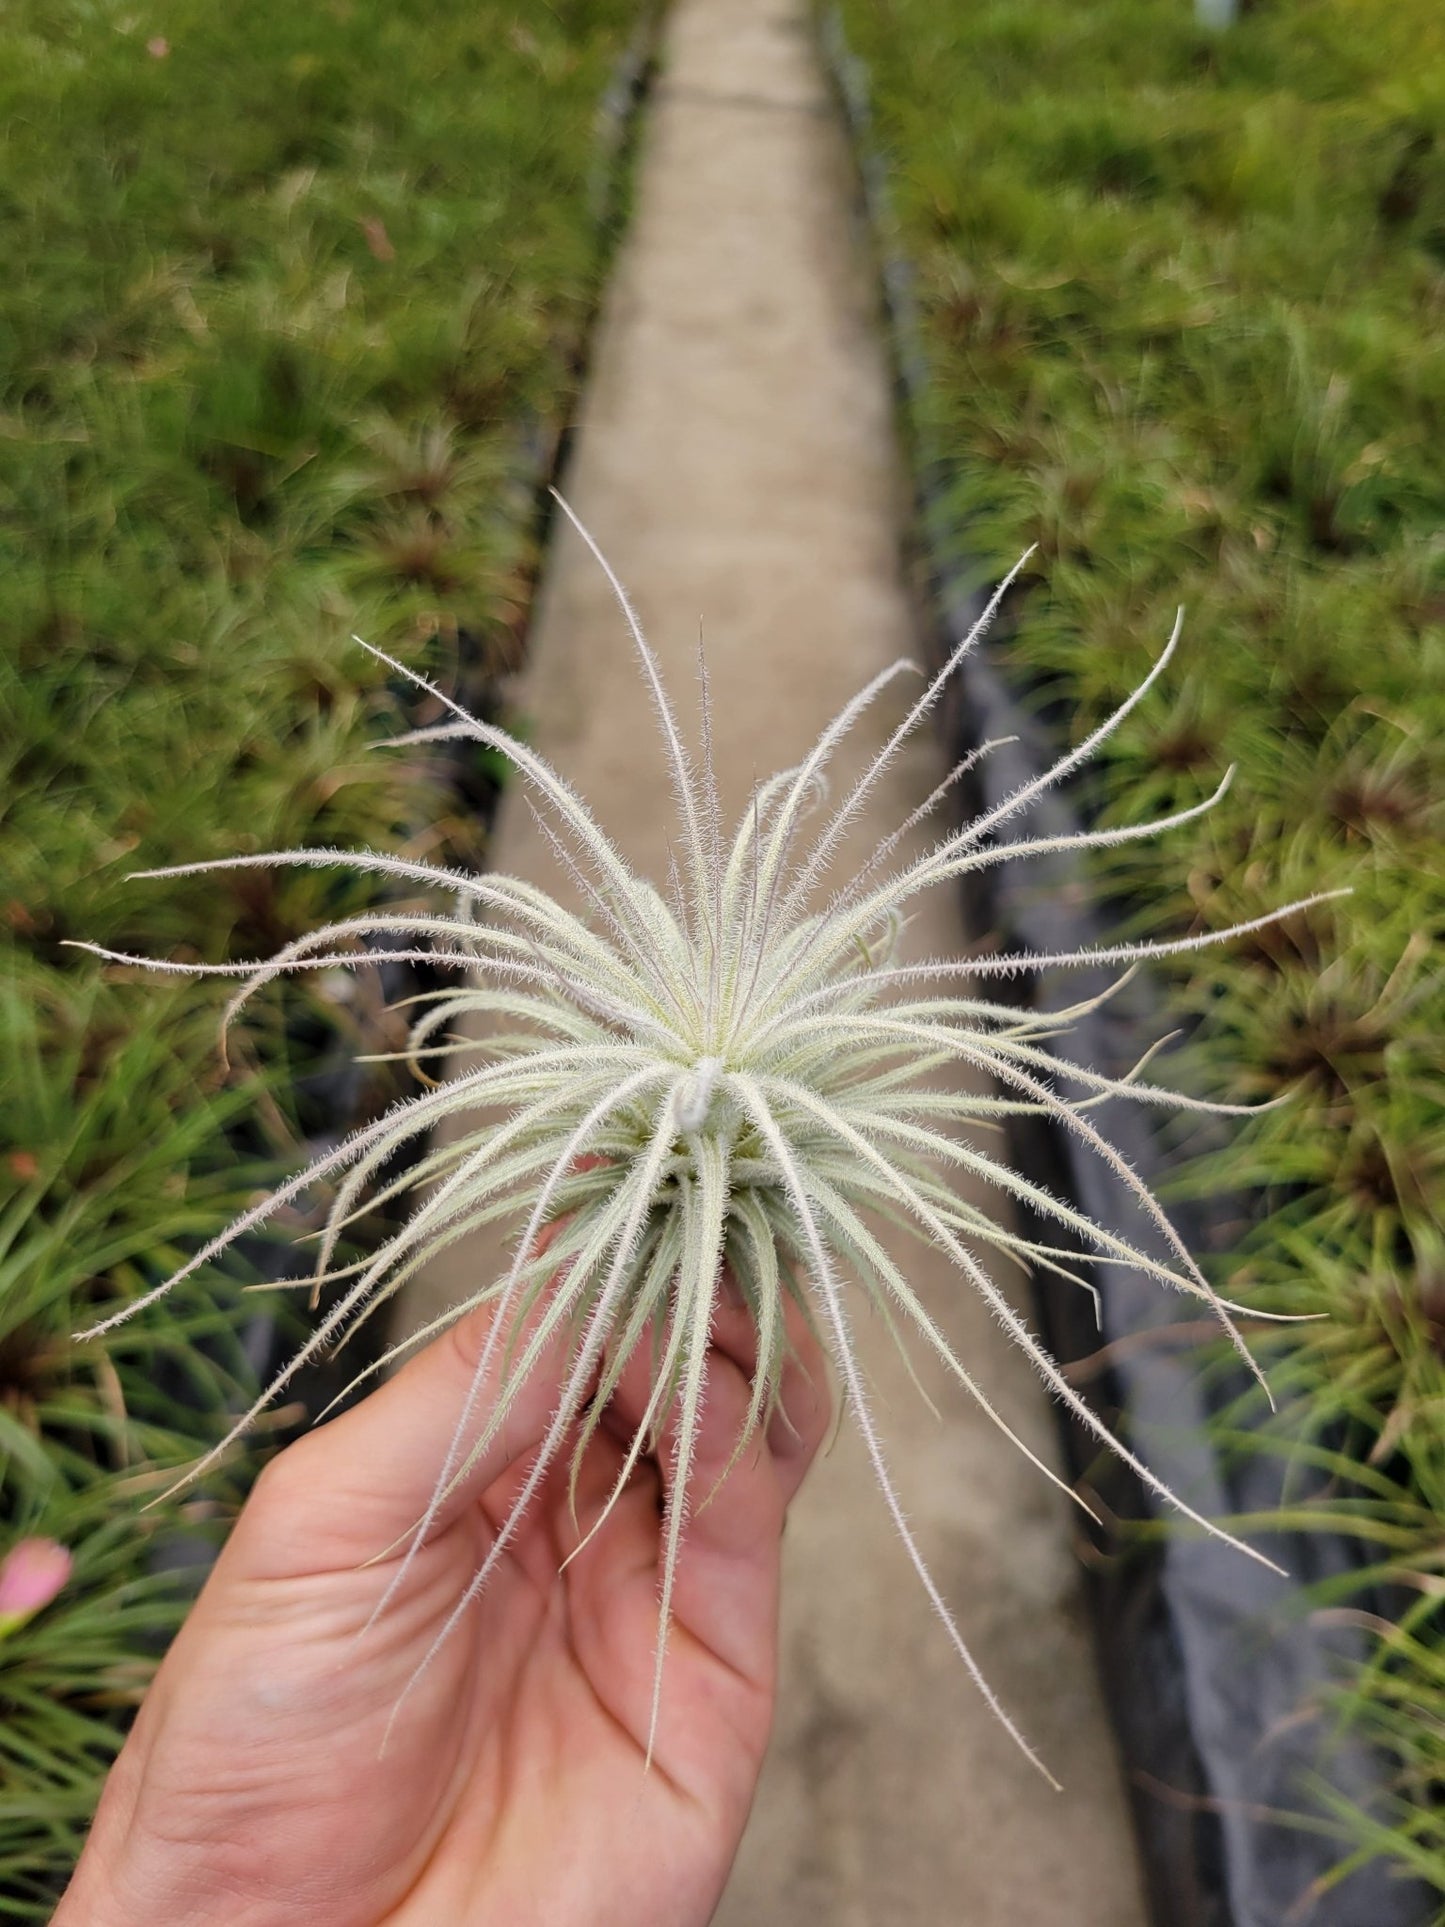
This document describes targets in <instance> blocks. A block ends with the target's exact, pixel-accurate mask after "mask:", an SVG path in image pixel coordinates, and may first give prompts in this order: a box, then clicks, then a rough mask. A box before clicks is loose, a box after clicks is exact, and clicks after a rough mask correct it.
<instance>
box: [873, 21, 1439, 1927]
mask: <svg viewBox="0 0 1445 1927" xmlns="http://www.w3.org/2000/svg"><path fill="white" fill-rule="evenodd" d="M841 13H842V16H843V18H844V21H845V23H846V30H847V34H848V38H849V41H850V42H851V45H852V47H853V49H854V51H855V52H856V53H857V54H859V55H860V56H861V57H862V58H863V60H864V61H865V62H866V65H867V67H868V70H869V72H870V76H871V82H872V87H873V90H874V95H873V104H874V112H875V115H876V117H877V125H876V136H877V139H878V141H879V143H880V145H881V147H882V148H883V150H884V152H885V153H886V155H887V156H888V159H889V162H890V170H891V179H890V189H891V193H892V196H893V200H894V210H895V214H896V216H897V219H898V221H899V224H900V228H901V232H902V235H903V239H904V245H905V248H906V252H907V255H908V258H909V261H910V264H911V267H912V269H913V272H914V274H915V276H916V289H917V294H918V297H919V300H920V302H921V325H922V331H923V337H924V346H925V351H926V355H927V359H928V364H929V382H928V390H927V399H926V401H925V403H924V415H925V418H924V419H922V420H920V421H918V422H917V423H915V424H914V426H915V428H916V430H917V439H918V445H919V447H920V448H921V449H924V450H926V451H934V452H935V453H936V452H939V451H941V452H942V454H941V459H939V461H938V464H937V467H938V472H937V473H936V474H935V475H934V476H933V477H932V479H933V481H934V482H935V483H936V485H937V486H938V488H939V489H940V490H941V492H942V497H943V500H944V503H945V505H946V519H947V522H948V524H949V526H950V527H951V529H952V530H953V531H954V535H955V538H956V541H957V553H958V557H959V560H960V563H961V565H962V566H964V567H966V568H969V569H972V570H974V571H976V573H977V575H978V576H979V578H980V579H986V578H991V577H993V578H996V577H997V575H998V574H999V573H1001V572H1002V571H1003V569H1005V568H1006V567H1007V566H1008V565H1009V564H1011V563H1012V562H1013V561H1014V560H1015V559H1016V558H1017V556H1018V555H1019V553H1020V551H1021V550H1022V549H1023V548H1024V547H1025V546H1026V545H1027V544H1029V543H1036V544H1037V545H1038V549H1037V553H1036V555H1035V557H1034V559H1033V561H1032V562H1031V563H1030V565H1029V569H1028V573H1027V579H1026V581H1025V583H1024V585H1023V588H1022V590H1021V592H1020V594H1019V595H1018V596H1017V597H1016V599H1015V603H1014V606H1013V608H1012V610H1011V611H1010V618H1011V619H1010V622H1009V625H1008V635H1009V641H1008V652H1007V653H1008V661H1009V665H1010V668H1011V669H1013V670H1016V671H1017V673H1018V674H1019V675H1020V676H1021V677H1022V678H1023V679H1024V681H1025V683H1026V685H1027V688H1028V690H1029V693H1030V695H1031V698H1032V700H1033V701H1034V702H1035V703H1036V705H1037V706H1038V708H1039V710H1040V711H1041V712H1042V713H1043V714H1044V715H1045V716H1046V717H1047V718H1048V719H1049V720H1050V722H1051V723H1052V724H1053V725H1054V726H1055V727H1056V728H1057V729H1058V730H1059V731H1061V732H1063V733H1064V734H1066V735H1068V736H1070V737H1071V738H1073V739H1075V740H1077V739H1078V738H1079V737H1081V736H1082V735H1083V734H1085V733H1086V732H1087V730H1088V729H1089V728H1090V727H1091V726H1092V725H1093V724H1094V723H1095V722H1097V721H1098V720H1099V718H1100V716H1101V715H1102V714H1103V712H1104V711H1105V710H1106V709H1107V708H1109V707H1111V706H1112V705H1113V703H1114V702H1115V701H1116V700H1118V699H1119V698H1120V697H1121V696H1122V695H1123V694H1124V693H1125V692H1126V691H1127V690H1129V689H1130V688H1132V687H1133V686H1134V684H1135V682H1136V681H1137V680H1138V678H1139V676H1140V675H1141V674H1142V671H1143V669H1144V667H1145V666H1146V664H1147V663H1148V662H1149V661H1150V660H1151V659H1152V657H1153V656H1154V655H1155V654H1157V652H1158V650H1159V648H1160V647H1161V645H1162V643H1163V641H1164V639H1165V637H1167V635H1168V633H1169V629H1170V626H1171V624H1172V622H1173V619H1174V613H1175V609H1176V607H1177V606H1178V605H1179V604H1181V603H1182V604H1183V605H1184V607H1185V609H1186V611H1187V616H1186V629H1185V643H1184V647H1183V650H1182V652H1181V655H1180V657H1179V658H1178V659H1177V665H1176V668H1175V669H1173V670H1171V672H1170V675H1169V678H1168V686H1167V687H1166V688H1161V689H1160V690H1159V691H1157V692H1156V694H1155V695H1154V697H1153V698H1152V699H1151V701H1150V702H1149V704H1148V705H1147V706H1145V707H1144V708H1141V710H1140V711H1139V712H1137V713H1136V715H1135V716H1134V717H1131V719H1130V721H1129V723H1128V724H1127V726H1126V727H1125V728H1123V729H1121V730H1120V731H1119V732H1118V734H1117V735H1115V736H1114V737H1113V738H1112V739H1111V740H1110V742H1109V745H1108V748H1107V751H1106V753H1105V761H1104V763H1103V766H1102V768H1100V769H1099V771H1098V774H1097V776H1096V777H1094V778H1091V779H1090V785H1089V787H1087V789H1086V790H1085V792H1084V793H1083V795H1082V797H1081V801H1082V803H1083V805H1084V807H1085V808H1087V809H1088V810H1090V811H1092V812H1094V813H1096V814H1097V815H1098V816H1100V817H1101V818H1102V820H1104V821H1111V822H1122V821H1125V820H1128V819H1133V818H1140V817H1143V816H1146V815H1152V814H1155V813H1157V812H1159V811H1161V810H1164V809H1167V808H1169V807H1171V806H1173V805H1176V804H1183V803H1186V802H1190V801H1194V800H1195V799H1197V798H1198V797H1199V796H1200V795H1201V794H1202V793H1204V792H1205V791H1206V790H1207V789H1208V788H1209V787H1212V785H1213V783H1214V781H1215V780H1216V779H1217V777H1218V775H1219V774H1220V772H1221V771H1222V769H1223V768H1224V766H1225V765H1226V764H1227V763H1231V762H1234V763H1237V764H1238V765H1239V774H1238V778H1237V780H1236V782H1235V784H1234V787H1233V790H1232V792H1231V793H1230V795H1229V797H1228V798H1227V800H1226V801H1225V802H1224V803H1223V804H1222V805H1221V806H1220V807H1219V809H1218V810H1216V811H1215V812H1214V813H1213V814H1212V815H1211V816H1209V817H1208V818H1207V819H1205V820H1204V821H1203V822H1202V823H1201V824H1200V826H1199V828H1198V829H1197V831H1194V832H1192V833H1191V832H1188V831H1186V832H1181V833H1178V834H1175V835H1173V836H1171V837H1169V838H1168V839H1166V840H1164V841H1163V842H1161V843H1160V844H1158V845H1153V844H1143V843H1132V844H1128V845H1125V846H1122V847H1121V848H1120V849H1118V850H1117V851H1114V852H1111V853H1108V855H1107V857H1106V858H1101V860H1100V863H1099V867H1098V872H1097V874H1098V876H1099V880H1100V884H1101V887H1102V890H1103V893H1104V895H1105V897H1106V898H1112V899H1113V902H1114V905H1115V907H1116V909H1117V910H1118V912H1119V913H1120V914H1121V915H1122V916H1124V917H1126V918H1127V919H1128V920H1130V921H1131V922H1132V924H1133V927H1134V928H1135V929H1136V930H1137V931H1138V932H1139V933H1140V934H1150V935H1162V934H1170V933H1177V932H1179V931H1182V930H1184V929H1188V928H1208V927H1211V926H1212V927H1218V926H1222V925H1224V924H1226V923H1228V922H1231V921H1233V920H1235V919H1237V918H1247V917H1251V916H1254V915H1257V914H1259V913H1260V912H1262V911H1264V910H1266V909H1267V908H1269V907H1270V906H1272V905H1274V904H1277V903H1279V902H1280V901H1281V900H1287V899H1288V898H1289V897H1291V896H1297V895H1303V894H1305V893H1308V892H1311V891H1315V890H1320V889H1328V888H1330V887H1333V886H1336V885H1341V884H1349V885H1350V886H1352V888H1353V891H1354V895H1353V897H1351V898H1350V899H1349V900H1347V901H1345V902H1343V903H1340V904H1336V905H1330V906H1325V907H1322V908H1321V909H1319V910H1318V911H1316V912H1313V913H1311V914H1309V915H1308V916H1305V917H1301V918H1299V919H1297V920H1295V921H1293V922H1291V923H1290V924H1288V925H1286V926H1283V927H1281V928H1278V929H1275V930H1271V931H1266V932H1261V933H1260V934H1259V936H1258V937H1257V938H1255V939H1252V940H1249V941H1246V942H1243V943H1236V944H1233V945H1230V946H1228V948H1227V949H1226V950H1225V951H1223V952H1213V951H1211V952H1210V953H1208V955H1207V957H1205V958H1202V959H1195V960H1190V959H1179V960H1177V962H1176V964H1175V965H1174V966H1173V967H1172V968H1171V970H1170V972H1169V976H1170V982H1169V985H1168V990H1169V998H1170V1002H1171V1005H1174V1004H1177V1005H1181V1006H1182V1007H1183V1008H1184V1009H1186V1010H1190V1011H1192V1012H1193V1013H1194V1014H1195V1015H1197V1016H1198V1017H1199V1018H1201V1019H1203V1020H1204V1021H1203V1023H1202V1024H1201V1025H1200V1026H1199V1028H1198V1029H1197V1030H1196V1032H1195V1033H1194V1038H1193V1041H1192V1042H1191V1044H1190V1045H1189V1049H1188V1054H1189V1057H1190V1058H1191V1059H1192V1060H1193V1061H1192V1064H1191V1066H1190V1070H1191V1072H1192V1074H1193V1077H1194V1083H1195V1087H1196V1088H1200V1089H1207V1090H1209V1091H1210V1092H1211V1093H1212V1094H1216V1095H1219V1096H1223V1097H1236V1096H1237V1097H1260V1096H1268V1095H1273V1094H1275V1093H1277V1092H1278V1091H1279V1090H1280V1089H1281V1088H1284V1087H1289V1088H1291V1089H1292V1090H1293V1091H1294V1092H1295V1096H1294V1097H1293V1099H1292V1101H1291V1102H1290V1103H1289V1104H1288V1105H1286V1106H1285V1107H1283V1108H1282V1109H1279V1110H1277V1111H1272V1112H1270V1113H1268V1114H1267V1115H1266V1116H1264V1117H1261V1118H1260V1119H1258V1120H1257V1121H1255V1122H1253V1123H1252V1124H1251V1125H1250V1127H1249V1128H1248V1129H1246V1130H1243V1131H1238V1132H1236V1133H1233V1134H1232V1136H1231V1140H1230V1143H1229V1147H1228V1149H1226V1150H1223V1151H1220V1152H1217V1153H1214V1154H1212V1155H1210V1156H1209V1157H1208V1158H1203V1159H1197V1160H1196V1161H1195V1162H1194V1163H1193V1164H1192V1165H1187V1166H1186V1167H1185V1168H1184V1170H1183V1172H1182V1173H1181V1176H1180V1178H1179V1181H1178V1183H1177V1186H1176V1190H1177V1192H1179V1193H1186V1192H1190V1191H1193V1192H1196V1193H1210V1194H1219V1193H1228V1192H1230V1191H1236V1190H1243V1191H1253V1192H1254V1194H1255V1195H1256V1196H1257V1197H1261V1198H1262V1199H1263V1208H1262V1210H1261V1211H1260V1212H1259V1214H1258V1215H1257V1217H1256V1220H1255V1223H1254V1225H1253V1228H1252V1229H1251V1230H1250V1232H1249V1234H1248V1236H1247V1238H1246V1241H1245V1243H1244V1245H1243V1248H1242V1249H1238V1250H1236V1251H1235V1252H1234V1253H1233V1255H1232V1257H1231V1259H1230V1261H1229V1262H1228V1263H1220V1264H1218V1265H1217V1266H1216V1271H1217V1275H1218V1277H1219V1279H1220V1282H1221V1284H1224V1283H1227V1284H1228V1286H1229V1288H1230V1289H1231V1290H1232V1291H1233V1292H1234V1293H1235V1294H1236V1295H1245V1296H1249V1297H1252V1298H1253V1299H1254V1300H1255V1302H1257V1303H1259V1304H1261V1305H1267V1306H1269V1307H1270V1308H1272V1309H1285V1310H1291V1311H1308V1312H1314V1313H1322V1314H1324V1317H1323V1320H1322V1322H1320V1323H1318V1324H1312V1325H1308V1326H1304V1327H1299V1328H1296V1330H1295V1332H1294V1334H1293V1335H1292V1336H1291V1335H1288V1334H1286V1335H1283V1336H1274V1337H1267V1338H1266V1339H1265V1340H1264V1341H1263V1345H1262V1355H1263V1356H1264V1358H1265V1362H1266V1363H1267V1364H1268V1365H1269V1368H1270V1373H1271V1377H1272V1380H1273V1383H1274V1385H1275V1387H1276V1389H1277V1391H1279V1392H1281V1393H1283V1394H1285V1396H1284V1398H1283V1399H1282V1404H1283V1406H1284V1410H1283V1412H1282V1413H1281V1416H1280V1418H1279V1420H1278V1421H1277V1422H1276V1423H1274V1424H1272V1425H1269V1426H1267V1427H1266V1428H1265V1429H1264V1431H1263V1432H1262V1433H1261V1432H1260V1431H1258V1430H1257V1429H1256V1430H1254V1431H1253V1432H1252V1433H1250V1434H1248V1435H1246V1434H1245V1433H1243V1432H1241V1431H1240V1430H1239V1429H1238V1420H1239V1417H1240V1414H1238V1413H1237V1412H1229V1413H1225V1414H1222V1415H1221V1418H1220V1421H1219V1427H1220V1442H1221V1446H1222V1448H1223V1449H1225V1450H1232V1449H1235V1448H1236V1447H1240V1449H1243V1441H1244V1439H1245V1437H1246V1436H1250V1437H1252V1438H1253V1441H1254V1443H1253V1446H1252V1448H1251V1449H1259V1442H1260V1440H1261V1439H1262V1440H1263V1441H1264V1444H1265V1446H1266V1448H1267V1449H1277V1450H1279V1451H1281V1452H1287V1453H1290V1454H1292V1455H1293V1457H1294V1460H1295V1469H1294V1473H1293V1475H1292V1485H1291V1489H1292V1490H1293V1491H1294V1492H1296V1493H1297V1494H1298V1495H1299V1511H1298V1518H1299V1521H1300V1522H1301V1523H1304V1524H1314V1525H1317V1526H1319V1527H1321V1528H1322V1529H1326V1530H1331V1531H1343V1532H1346V1533H1353V1534H1355V1535H1356V1536H1357V1537H1358V1538H1359V1540H1360V1548H1361V1558H1362V1560H1363V1561H1364V1562H1365V1567H1366V1570H1367V1572H1368V1573H1369V1574H1370V1575H1371V1576H1372V1577H1374V1578H1377V1579H1380V1580H1382V1581H1385V1582H1387V1584H1388V1592H1387V1596H1388V1597H1392V1598H1393V1599H1394V1600H1395V1602H1396V1604H1397V1607H1398V1611H1397V1614H1396V1618H1395V1621H1394V1622H1393V1623H1383V1624H1377V1625H1375V1626H1374V1627H1373V1628H1372V1630H1373V1631H1374V1632H1375V1633H1377V1634H1378V1647H1377V1651H1376V1657H1375V1658H1374V1660H1373V1662H1372V1664H1371V1665H1370V1666H1369V1667H1368V1669H1367V1670H1366V1671H1365V1673H1364V1674H1363V1676H1362V1677H1360V1678H1358V1679H1355V1680H1353V1681H1351V1682H1350V1683H1349V1687H1348V1690H1347V1691H1346V1692H1345V1693H1344V1695H1343V1698H1342V1707H1341V1711H1342V1713H1343V1714H1344V1715H1345V1716H1347V1717H1349V1718H1352V1719H1354V1720H1355V1721H1357V1722H1360V1723H1361V1725H1362V1726H1363V1728H1364V1729H1365V1730H1366V1731H1367V1732H1369V1733H1370V1734H1371V1735H1372V1736H1373V1737H1375V1738H1376V1739H1378V1740H1379V1741H1380V1743H1381V1744H1382V1746H1383V1747H1384V1749H1385V1751H1386V1755H1387V1757H1388V1759H1389V1761H1390V1764H1391V1771H1392V1773H1393V1775H1394V1779H1393V1786H1394V1791H1395V1794H1396V1795H1397V1801H1396V1806H1395V1810H1394V1814H1393V1819H1392V1822H1391V1823H1390V1824H1381V1823H1379V1821H1378V1819H1376V1820H1374V1821H1366V1820H1365V1819H1364V1818H1362V1817H1361V1816H1354V1817H1353V1818H1352V1819H1350V1820H1348V1821H1347V1822H1346V1823H1345V1825H1346V1827H1347V1829H1349V1828H1353V1830H1354V1834H1355V1837H1356V1838H1357V1839H1358V1840H1359V1843H1360V1851H1361V1852H1364V1853H1370V1852H1384V1853H1386V1854H1388V1855H1390V1856H1392V1857H1393V1858H1395V1859H1396V1860H1398V1861H1399V1862H1400V1863H1402V1865H1408V1866H1410V1867H1411V1868H1413V1870H1414V1871H1415V1872H1416V1873H1417V1874H1419V1875H1422V1876H1423V1877H1424V1878H1425V1879H1426V1880H1428V1881H1430V1882H1432V1883H1433V1885H1434V1886H1435V1888H1437V1889H1438V1890H1439V1892H1440V1893H1441V1895H1442V1898H1445V1510H1442V1508H1445V1225H1442V1212H1445V1105H1442V1097H1445V1072H1442V1059H1441V1042H1440V1040H1441V1038H1442V1036H1445V973H1442V970H1441V958H1442V956H1445V945H1442V938H1445V888H1442V841H1441V831H1442V820H1445V13H1442V11H1441V9H1440V8H1439V7H1438V5H1436V4H1435V3H1434V0H1394V3H1393V4H1391V5H1389V6H1386V5H1383V4H1374V0H1372V3H1371V4H1361V0H1255V4H1254V5H1253V6H1250V7H1246V8H1244V9H1242V10H1241V15H1240V19H1239V22H1238V24H1237V25H1236V26H1235V27H1234V28H1233V29H1231V30H1230V31H1228V32H1227V33H1222V34H1218V35H1211V34H1208V33H1206V32H1204V31H1201V29H1200V28H1199V26H1198V25H1197V24H1196V21H1195V18H1194V9H1193V7H1192V6H1191V5H1189V4H1187V0H1089V4H1087V5H1078V4H1076V3H1075V0H974V3H973V4H970V5H969V6H967V7H946V6H940V5H937V4H936V0H843V5H842V7H841ZM1191 834H1192V842H1191V841H1190V837H1191ZM1250 1418H1251V1422H1252V1424H1253V1425H1254V1426H1256V1427H1257V1425H1258V1422H1259V1414H1257V1413H1254V1414H1251V1415H1250ZM1322 1441H1323V1442H1324V1445H1323V1449H1317V1448H1319V1447H1320V1446H1321V1442H1322ZM1347 1593H1348V1588H1344V1589H1341V1595H1340V1597H1338V1598H1335V1599H1333V1600H1332V1601H1329V1602H1326V1601H1323V1600H1322V1601H1321V1604H1322V1606H1324V1605H1327V1604H1328V1605H1333V1606H1335V1607H1336V1608H1339V1609H1348V1608H1347V1606H1344V1607H1342V1605H1341V1601H1342V1599H1344V1598H1345V1597H1346V1596H1347Z"/></svg>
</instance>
